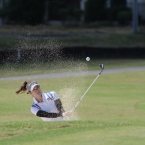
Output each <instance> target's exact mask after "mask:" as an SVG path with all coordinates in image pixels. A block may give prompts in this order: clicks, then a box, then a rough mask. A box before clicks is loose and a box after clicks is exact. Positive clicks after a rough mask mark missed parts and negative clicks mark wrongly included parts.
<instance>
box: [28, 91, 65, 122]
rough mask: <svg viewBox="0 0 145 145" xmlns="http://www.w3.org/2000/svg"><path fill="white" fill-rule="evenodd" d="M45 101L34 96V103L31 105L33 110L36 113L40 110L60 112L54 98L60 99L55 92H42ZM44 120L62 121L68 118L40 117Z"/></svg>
mask: <svg viewBox="0 0 145 145" xmlns="http://www.w3.org/2000/svg"><path fill="white" fill-rule="evenodd" d="M42 99H43V102H38V101H37V100H36V99H35V98H34V97H33V100H34V103H33V104H32V106H31V112H32V113H33V114H34V115H36V114H37V112H38V111H39V110H43V111H46V112H48V113H59V111H58V109H57V107H56V105H55V102H54V100H57V99H60V98H59V96H58V95H57V94H56V93H55V92H47V93H42ZM40 118H41V119H42V120H43V121H62V120H66V118H64V117H57V118H47V117H40Z"/></svg>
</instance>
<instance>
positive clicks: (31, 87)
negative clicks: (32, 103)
mask: <svg viewBox="0 0 145 145" xmlns="http://www.w3.org/2000/svg"><path fill="white" fill-rule="evenodd" d="M35 86H39V84H38V83H37V82H36V81H32V82H30V83H29V84H28V85H27V90H28V92H31V91H33V89H34V87H35Z"/></svg>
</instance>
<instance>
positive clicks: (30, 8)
mask: <svg viewBox="0 0 145 145" xmlns="http://www.w3.org/2000/svg"><path fill="white" fill-rule="evenodd" d="M44 2H45V0H29V1H26V0H10V1H9V2H8V4H7V5H6V6H5V7H4V8H3V9H2V10H1V11H0V15H1V16H2V17H8V19H9V21H11V22H14V23H21V24H22V23H24V24H31V25H36V24H39V23H41V22H42V21H43V16H44Z"/></svg>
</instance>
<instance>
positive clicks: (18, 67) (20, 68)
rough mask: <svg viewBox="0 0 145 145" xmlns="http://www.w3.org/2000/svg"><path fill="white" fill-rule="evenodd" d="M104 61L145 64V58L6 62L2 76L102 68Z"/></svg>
mask: <svg viewBox="0 0 145 145" xmlns="http://www.w3.org/2000/svg"><path fill="white" fill-rule="evenodd" d="M100 63H103V64H104V65H105V69H111V68H116V67H117V68H123V67H137V66H144V65H145V59H103V60H102V59H92V58H91V60H90V61H89V62H87V61H86V60H85V58H83V59H81V60H78V59H73V60H64V59H63V58H62V59H61V61H58V60H56V61H55V62H31V63H18V62H17V63H5V64H0V77H9V76H22V75H34V74H47V73H54V72H72V71H85V70H100V67H99V65H98V64H100Z"/></svg>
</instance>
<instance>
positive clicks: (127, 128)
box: [0, 63, 145, 145]
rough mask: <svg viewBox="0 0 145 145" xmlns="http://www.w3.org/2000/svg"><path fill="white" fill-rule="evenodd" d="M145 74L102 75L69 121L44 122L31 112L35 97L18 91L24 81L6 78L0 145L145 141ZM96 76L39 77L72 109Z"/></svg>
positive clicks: (0, 84)
mask: <svg viewBox="0 0 145 145" xmlns="http://www.w3.org/2000/svg"><path fill="white" fill-rule="evenodd" d="M142 64H143V63H142ZM137 66H139V65H137ZM142 66H143V65H142ZM113 68H115V66H114V67H113ZM104 71H105V70H104ZM144 76H145V71H135V72H123V73H112V74H105V73H104V74H103V73H102V75H101V76H100V77H99V78H98V79H97V81H96V82H95V83H94V85H93V86H92V87H91V88H90V90H89V91H88V93H87V94H86V95H85V97H84V98H83V100H82V101H81V102H80V104H79V105H78V107H77V108H76V110H75V112H74V115H73V116H72V118H71V120H70V121H64V122H43V121H42V120H41V119H40V118H38V117H36V116H34V115H33V114H32V113H31V112H30V106H31V104H32V103H33V102H32V97H31V96H29V95H27V94H22V95H16V94H15V90H17V89H18V87H19V86H20V84H22V82H23V81H24V80H15V81H14V80H7V81H0V88H1V97H0V145H40V144H43V145H68V144H69V145H144V142H145V123H144V122H145V97H144V94H145V89H144V88H145V85H144V82H145V77H144ZM95 77H96V75H88V76H79V77H77V76H74V77H68V78H47V79H38V80H37V81H38V82H39V83H40V84H41V86H42V90H43V91H44V92H46V91H51V90H53V91H56V92H57V93H58V94H59V95H60V97H61V98H62V101H63V104H64V108H65V109H66V110H70V109H72V107H73V106H74V105H75V103H76V102H77V101H78V99H79V98H80V97H81V96H82V94H83V93H84V92H85V90H86V89H87V88H88V86H89V85H90V84H91V83H92V81H93V80H94V79H95ZM64 92H65V93H64Z"/></svg>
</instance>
